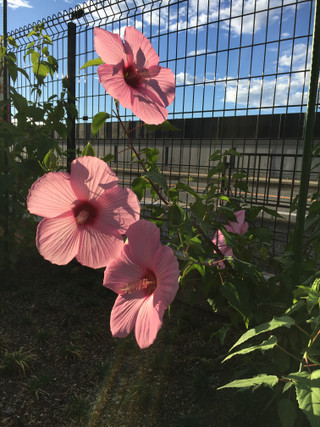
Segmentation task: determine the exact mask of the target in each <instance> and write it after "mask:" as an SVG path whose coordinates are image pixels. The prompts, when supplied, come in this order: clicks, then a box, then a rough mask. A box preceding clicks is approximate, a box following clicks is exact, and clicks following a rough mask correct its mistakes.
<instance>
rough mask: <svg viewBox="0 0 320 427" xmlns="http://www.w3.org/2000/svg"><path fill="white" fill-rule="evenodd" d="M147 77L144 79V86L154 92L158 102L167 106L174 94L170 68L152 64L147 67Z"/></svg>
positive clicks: (173, 79) (173, 80) (173, 78)
mask: <svg viewBox="0 0 320 427" xmlns="http://www.w3.org/2000/svg"><path fill="white" fill-rule="evenodd" d="M148 74H149V77H150V78H149V79H146V80H145V81H144V84H145V86H146V87H147V88H148V89H149V90H152V91H153V92H154V96H155V97H156V98H157V99H158V103H159V104H161V103H163V105H164V106H165V107H167V106H168V105H170V104H171V103H172V102H173V100H174V96H175V77H174V74H173V72H172V71H171V70H170V68H164V67H160V66H153V67H151V68H149V69H148Z"/></svg>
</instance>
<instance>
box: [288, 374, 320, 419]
mask: <svg viewBox="0 0 320 427" xmlns="http://www.w3.org/2000/svg"><path fill="white" fill-rule="evenodd" d="M284 378H286V379H288V380H292V381H293V383H294V386H295V388H296V395H297V400H298V404H299V408H300V409H301V410H302V411H303V412H304V414H305V415H306V417H307V418H308V420H309V423H310V424H311V426H312V427H319V425H320V369H317V370H315V371H313V372H310V373H309V372H306V371H303V372H295V373H292V374H289V375H287V376H286V377H284Z"/></svg>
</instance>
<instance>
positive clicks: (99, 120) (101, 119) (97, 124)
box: [91, 111, 110, 135]
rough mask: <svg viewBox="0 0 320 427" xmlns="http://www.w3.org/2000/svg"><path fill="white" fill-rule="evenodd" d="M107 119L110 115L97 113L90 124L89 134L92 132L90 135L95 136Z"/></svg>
mask: <svg viewBox="0 0 320 427" xmlns="http://www.w3.org/2000/svg"><path fill="white" fill-rule="evenodd" d="M109 117H110V115H109V114H108V113H104V112H103V111H101V112H100V113H97V114H96V115H95V116H94V117H93V119H92V123H91V132H92V135H96V133H98V132H99V129H100V128H101V126H102V125H103V124H104V123H105V121H106V120H107V119H109Z"/></svg>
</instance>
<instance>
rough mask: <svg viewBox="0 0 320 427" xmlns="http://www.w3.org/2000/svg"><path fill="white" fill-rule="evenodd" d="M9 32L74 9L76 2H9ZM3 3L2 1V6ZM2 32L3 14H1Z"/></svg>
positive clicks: (18, 0)
mask: <svg viewBox="0 0 320 427" xmlns="http://www.w3.org/2000/svg"><path fill="white" fill-rule="evenodd" d="M7 2H8V31H11V30H15V29H16V28H19V27H23V26H24V25H28V24H32V23H33V22H36V21H38V20H42V18H46V17H47V16H51V15H52V14H54V13H55V14H56V13H58V12H60V11H61V10H63V9H69V8H70V7H74V6H75V5H76V4H78V3H79V1H76V0H7ZM1 3H2V1H0V4H1ZM1 32H2V13H1Z"/></svg>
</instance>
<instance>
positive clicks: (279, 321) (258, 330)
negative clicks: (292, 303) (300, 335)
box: [230, 316, 295, 351]
mask: <svg viewBox="0 0 320 427" xmlns="http://www.w3.org/2000/svg"><path fill="white" fill-rule="evenodd" d="M294 324H295V321H294V320H293V319H292V318H291V317H289V316H282V317H274V318H273V319H272V320H271V321H270V322H267V323H262V324H261V325H259V326H256V327H255V328H252V329H249V331H247V332H246V333H244V334H243V335H242V336H241V337H240V338H239V339H238V341H237V342H236V343H235V344H234V345H233V346H232V347H231V348H230V351H231V350H232V349H233V348H235V347H237V346H238V345H240V344H242V343H244V342H245V341H247V340H249V339H250V338H252V337H255V336H257V335H259V334H262V333H263V332H267V331H273V330H274V329H277V328H281V327H282V326H285V327H286V328H291V326H292V325H294Z"/></svg>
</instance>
